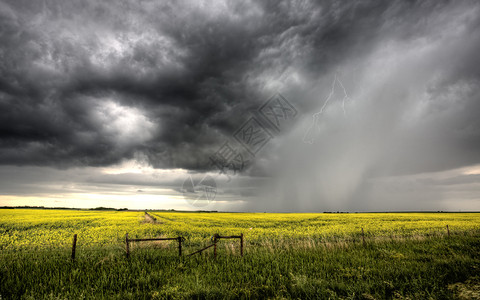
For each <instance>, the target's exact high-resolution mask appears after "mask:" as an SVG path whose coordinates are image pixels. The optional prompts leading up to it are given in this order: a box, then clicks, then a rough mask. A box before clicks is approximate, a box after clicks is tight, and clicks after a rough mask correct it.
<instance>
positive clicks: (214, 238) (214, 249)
mask: <svg viewBox="0 0 480 300" xmlns="http://www.w3.org/2000/svg"><path fill="white" fill-rule="evenodd" d="M213 257H215V258H217V234H215V235H214V236H213Z"/></svg>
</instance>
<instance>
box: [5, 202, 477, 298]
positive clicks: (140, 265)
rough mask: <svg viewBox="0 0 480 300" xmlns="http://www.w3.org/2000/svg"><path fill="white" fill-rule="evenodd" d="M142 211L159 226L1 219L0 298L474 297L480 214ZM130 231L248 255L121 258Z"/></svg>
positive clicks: (92, 218) (33, 213)
mask: <svg viewBox="0 0 480 300" xmlns="http://www.w3.org/2000/svg"><path fill="white" fill-rule="evenodd" d="M149 214H150V215H151V216H152V217H153V218H155V219H156V220H153V219H152V218H146V217H145V213H144V212H132V211H76V210H35V209H4V210H0V251H1V252H0V255H1V257H0V259H1V262H0V275H1V278H2V281H1V283H0V297H1V299H7V298H10V297H12V298H31V299H37V298H39V297H40V298H52V299H56V298H69V299H70V298H82V297H85V298H92V297H93V298H99V297H100V298H102V297H105V298H121V299H123V298H131V299H138V298H146V299H149V298H165V297H166V298H191V297H193V298H223V297H226V298H239V297H240V298H241V297H244V298H259V297H260V298H264V297H267V298H278V297H280V298H281V297H287V298H291V297H293V298H295V297H302V298H303V297H319V296H322V297H323V296H325V298H328V297H330V298H333V299H336V298H338V299H362V298H363V299H384V298H394V297H397V298H401V297H410V298H412V299H418V298H429V297H431V298H433V299H437V298H446V299H448V298H453V297H455V295H457V297H460V296H459V295H461V293H462V291H463V292H464V293H467V292H472V291H473V292H475V291H476V289H477V288H479V286H478V282H479V278H478V277H475V274H479V273H480V258H479V257H480V242H479V236H480V234H479V231H480V214H478V213H366V214H360V213H358V214H269V213H180V212H155V211H152V212H151V211H149ZM447 225H448V226H449V230H450V236H449V237H448V236H447V229H446V226H447ZM362 228H363V229H364V233H365V240H366V245H363V243H362V233H361V230H362ZM126 233H128V234H129V237H130V238H152V237H177V236H182V237H185V242H184V244H183V246H184V248H183V251H184V252H183V253H184V254H189V253H192V252H194V251H195V250H197V249H200V248H201V247H203V246H206V245H209V244H211V237H212V236H213V235H214V234H216V233H219V234H222V235H237V234H240V233H243V234H244V236H245V246H246V249H245V256H244V257H243V258H242V257H240V256H239V250H238V242H237V241H221V242H219V246H218V254H219V255H218V257H217V259H213V257H212V251H210V250H211V249H209V250H206V251H205V252H204V253H203V254H198V255H195V256H192V257H185V256H183V257H182V258H179V257H178V254H177V252H176V250H175V249H176V244H175V242H160V243H156V242H155V243H143V244H134V245H132V249H131V250H132V255H131V257H130V259H128V260H127V259H126V257H125V243H124V241H125V234H126ZM73 234H77V235H78V240H77V250H76V251H77V256H76V257H77V259H76V261H74V262H72V261H70V259H69V257H70V247H71V244H72V237H73ZM455 283H458V284H457V285H454V284H455ZM369 297H370V298H369ZM467 299H468V298H467Z"/></svg>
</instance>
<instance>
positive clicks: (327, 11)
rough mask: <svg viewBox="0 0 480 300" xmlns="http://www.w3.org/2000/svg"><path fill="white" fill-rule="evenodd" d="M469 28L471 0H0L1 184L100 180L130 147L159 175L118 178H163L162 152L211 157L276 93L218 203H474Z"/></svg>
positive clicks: (191, 164) (205, 168)
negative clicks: (264, 126) (273, 121)
mask: <svg viewBox="0 0 480 300" xmlns="http://www.w3.org/2000/svg"><path fill="white" fill-rule="evenodd" d="M479 28H480V5H479V4H477V3H474V2H470V1H456V2H449V1H408V2H405V1H361V2H352V3H339V2H335V1H323V2H320V3H317V2H314V1H293V2H290V1H284V2H278V1H258V2H247V3H245V2H242V3H239V2H237V1H215V2H199V1H172V2H161V3H157V2H154V1H140V2H132V1H87V0H83V1H59V0H44V1H33V2H32V1H18V0H15V1H2V2H0V122H1V124H2V126H1V128H0V164H1V165H2V167H0V168H3V169H2V171H3V172H0V174H1V177H2V179H3V178H6V177H8V176H9V175H7V174H11V173H10V172H13V173H15V174H18V176H13V177H14V178H17V179H16V181H15V180H13V179H12V180H13V182H12V181H10V185H9V192H6V189H5V188H6V187H4V186H2V189H3V190H4V192H3V194H4V195H18V194H19V192H18V191H17V192H14V191H13V190H15V186H17V187H20V186H23V185H24V184H26V183H28V182H33V181H34V180H35V179H32V176H31V175H28V174H32V173H30V172H25V170H33V169H32V168H34V167H39V168H41V169H42V170H49V171H45V172H46V173H49V172H52V173H55V172H67V173H68V174H70V175H71V174H77V173H78V172H80V173H82V172H84V173H85V172H86V173H89V172H91V173H89V174H91V176H92V177H95V178H96V179H95V180H99V179H98V178H97V176H100V175H98V174H99V172H100V171H99V170H104V169H105V168H108V167H111V166H117V165H121V164H122V163H125V162H128V161H136V162H140V163H141V164H145V165H148V166H150V167H152V168H155V169H157V170H163V171H162V172H164V173H162V174H163V175H162V176H163V177H164V178H163V179H162V180H159V181H156V183H155V182H152V181H150V179H152V178H154V177H152V174H151V173H145V174H143V173H134V174H131V175H128V176H130V177H128V176H124V178H123V179H122V180H123V181H122V183H121V184H123V185H128V184H131V185H132V186H136V183H138V181H139V180H140V181H143V180H146V181H147V182H149V183H148V185H149V186H156V185H157V186H162V187H166V188H167V187H168V188H169V189H171V190H172V191H177V192H178V190H179V188H175V187H173V186H172V185H179V184H181V180H180V179H178V178H177V177H175V176H176V175H172V174H175V171H174V170H183V171H185V172H193V173H197V172H198V173H201V174H204V173H206V172H210V173H215V172H217V170H216V168H215V166H213V165H212V164H211V161H210V160H209V156H210V155H211V154H212V153H214V152H215V151H216V150H217V149H218V148H219V147H221V146H222V145H223V144H224V143H225V142H226V141H231V140H233V134H234V132H235V131H236V130H237V129H238V128H239V127H240V126H241V125H242V124H243V123H244V122H245V121H246V120H247V119H248V118H249V117H250V116H256V115H257V116H258V113H257V112H256V111H257V109H258V107H260V106H261V105H262V104H263V103H264V102H265V101H266V100H267V99H269V98H270V97H271V96H272V95H275V94H276V93H281V94H282V95H283V96H284V97H285V98H286V99H287V100H288V101H289V102H290V103H291V104H292V105H293V106H294V107H295V108H296V109H297V111H298V115H297V116H296V118H295V120H294V122H292V123H291V124H289V126H288V127H287V128H286V129H285V130H282V131H280V132H272V135H273V139H272V140H271V141H270V142H269V143H268V144H267V145H266V146H265V147H264V148H263V149H262V150H261V151H259V152H258V154H256V155H255V157H253V156H251V157H249V160H250V164H248V167H246V168H245V169H244V170H243V171H242V172H240V173H239V174H235V175H233V181H232V182H231V181H228V182H224V183H222V184H220V183H219V198H218V199H217V200H220V201H219V202H218V203H222V202H221V201H222V200H221V199H223V198H222V195H224V196H225V199H227V198H228V199H229V200H225V201H227V202H228V201H231V200H232V199H235V201H240V202H241V203H243V204H242V205H240V206H235V209H245V210H254V211H258V210H276V211H312V210H314V211H323V210H377V209H378V210H409V209H432V210H437V209H450V210H451V209H455V203H458V207H461V208H459V209H466V210H468V209H469V210H478V209H480V197H479V196H478V195H479V194H478V189H477V188H476V184H477V183H478V178H477V176H475V174H473V175H472V174H464V173H462V172H464V170H465V168H472V167H473V166H476V165H478V164H480V121H479V118H478V113H479V112H480V67H479V66H480V61H479V60H480V58H479V56H478V53H479V52H480V30H479ZM329 96H330V97H329ZM327 99H328V101H327ZM13 166H17V167H20V169H19V168H17V167H13ZM22 168H23V169H22ZM20 170H23V171H20ZM55 170H56V171H55ZM88 170H89V171H88ZM94 170H96V171H94ZM183 171H182V172H183ZM135 174H136V175H135ZM169 174H170V175H169ZM425 174H430V175H425ZM445 174H448V176H450V177H448V176H447V177H448V178H443V177H442V176H446V175H445ZM102 176H103V177H102ZM102 176H100V177H102V178H103V180H104V181H105V182H109V183H111V184H119V182H118V178H119V176H116V177H115V176H113V175H112V174H104V175H102ZM142 176H143V177H142ZM34 177H35V176H34ZM73 177H74V178H76V179H75V180H77V181H79V182H87V181H88V182H89V181H91V178H90V179H87V178H88V176H86V177H85V176H83V177H82V176H80V177H78V176H73ZM139 178H140V179H139ZM142 178H143V179H142ZM173 178H175V180H176V181H175V180H174V179H173ZM52 180H53V179H52ZM53 181H54V182H57V179H55V180H53ZM51 182H52V181H51ZM166 182H169V183H168V184H167V183H166ZM173 182H175V183H173ZM219 182H223V181H222V180H219ZM57 183H58V182H57ZM447 183H448V184H450V185H455V186H456V188H455V189H454V190H447V189H445V188H439V185H441V186H446V185H447ZM467 185H468V186H467ZM12 186H13V187H12ZM50 186H51V185H49V184H48V180H47V182H46V183H44V184H43V185H41V186H38V185H37V188H38V189H39V190H44V189H49V188H51V187H50ZM56 186H57V187H58V185H56ZM462 188H463V190H462ZM17 190H19V189H17ZM60 190H61V189H60ZM85 190H87V188H85ZM462 191H463V192H462ZM52 193H53V190H52ZM55 193H61V192H60V191H58V190H55ZM67 193H68V192H67ZM172 193H173V192H172ZM178 193H179V192H178ZM179 195H180V194H179ZM227 195H230V196H228V197H227Z"/></svg>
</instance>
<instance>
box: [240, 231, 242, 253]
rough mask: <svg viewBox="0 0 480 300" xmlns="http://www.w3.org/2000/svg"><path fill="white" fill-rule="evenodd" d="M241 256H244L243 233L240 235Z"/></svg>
mask: <svg viewBox="0 0 480 300" xmlns="http://www.w3.org/2000/svg"><path fill="white" fill-rule="evenodd" d="M240 256H243V233H240Z"/></svg>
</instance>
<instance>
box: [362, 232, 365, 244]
mask: <svg viewBox="0 0 480 300" xmlns="http://www.w3.org/2000/svg"><path fill="white" fill-rule="evenodd" d="M362 240H363V245H364V246H365V232H364V231H363V227H362Z"/></svg>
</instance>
